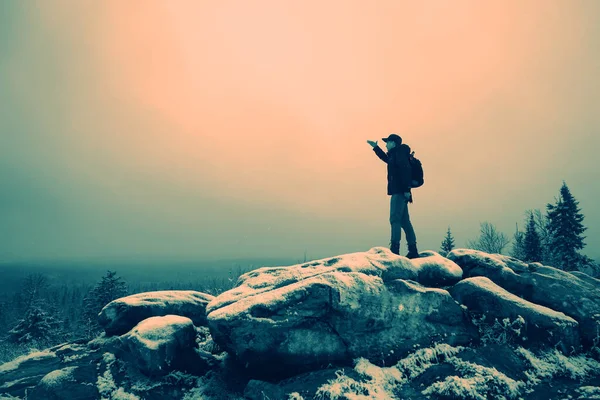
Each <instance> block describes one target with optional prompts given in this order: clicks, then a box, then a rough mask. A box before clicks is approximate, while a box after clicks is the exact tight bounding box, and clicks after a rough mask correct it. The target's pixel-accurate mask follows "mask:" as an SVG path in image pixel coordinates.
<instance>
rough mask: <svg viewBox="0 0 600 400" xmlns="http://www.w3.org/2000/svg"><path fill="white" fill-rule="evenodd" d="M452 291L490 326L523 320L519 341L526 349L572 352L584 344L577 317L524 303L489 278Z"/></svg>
mask: <svg viewBox="0 0 600 400" xmlns="http://www.w3.org/2000/svg"><path fill="white" fill-rule="evenodd" d="M449 291H450V294H451V295H452V297H454V298H455V299H456V300H457V301H458V302H459V303H461V304H464V305H465V306H466V307H467V308H468V309H469V311H470V312H472V313H473V314H478V315H483V316H484V317H485V319H486V322H487V323H490V324H491V323H493V322H494V320H498V321H499V322H500V323H501V322H502V321H503V320H504V319H505V318H508V319H509V321H514V320H516V319H518V318H519V317H521V318H522V319H523V326H521V327H519V330H520V332H519V334H518V335H515V340H516V341H517V343H519V344H520V345H522V346H524V347H547V346H554V345H560V346H561V347H562V349H563V350H564V351H568V350H570V349H571V348H572V347H578V346H579V344H580V336H579V331H578V327H579V326H578V325H579V324H578V323H577V321H575V320H574V319H573V318H571V317H568V316H566V315H565V314H563V313H561V312H557V311H554V310H551V309H549V308H547V307H543V306H540V305H537V304H533V303H531V302H529V301H527V300H524V299H522V298H520V297H518V296H516V295H514V294H512V293H510V292H508V291H506V290H505V289H503V288H502V287H500V286H498V285H496V284H495V283H494V282H492V281H491V280H490V279H489V278H486V277H475V278H467V279H465V280H463V281H461V282H459V283H457V284H456V285H454V286H453V287H452V288H451V289H449ZM509 333H510V332H509Z"/></svg>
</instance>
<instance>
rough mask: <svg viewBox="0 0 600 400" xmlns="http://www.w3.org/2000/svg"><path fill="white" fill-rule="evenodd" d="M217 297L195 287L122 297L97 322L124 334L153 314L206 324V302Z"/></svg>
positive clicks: (116, 333)
mask: <svg viewBox="0 0 600 400" xmlns="http://www.w3.org/2000/svg"><path fill="white" fill-rule="evenodd" d="M213 299H214V296H211V295H209V294H206V293H202V292H196V291H194V290H162V291H156V292H146V293H139V294H133V295H131V296H126V297H121V298H119V299H116V300H113V301H111V302H110V303H108V304H107V305H106V306H104V308H102V310H101V311H100V315H99V316H98V322H99V323H100V325H101V326H102V327H103V328H104V331H105V332H106V334H107V335H122V334H124V333H126V332H128V331H129V330H130V329H131V328H133V327H134V326H136V325H137V324H138V323H139V322H141V321H143V320H145V319H146V318H150V317H160V316H164V315H180V316H182V317H188V318H190V319H191V320H192V321H193V322H194V324H196V325H197V326H203V325H206V305H207V304H208V303H209V302H210V301H211V300H213Z"/></svg>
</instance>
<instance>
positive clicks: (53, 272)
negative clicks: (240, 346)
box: [0, 259, 302, 363]
mask: <svg viewBox="0 0 600 400" xmlns="http://www.w3.org/2000/svg"><path fill="white" fill-rule="evenodd" d="M301 261H302V260H291V259H262V260H259V259H251V260H225V261H217V262H210V263H206V262H205V263H202V262H187V263H169V264H158V263H154V264H153V263H145V264H141V263H139V264H134V263H128V264H122V265H118V264H106V265H103V264H98V263H96V264H94V263H86V264H74V263H56V264H42V265H40V264H31V263H29V264H28V263H12V264H0V276H1V277H2V278H1V279H0V363H3V362H6V361H10V360H12V359H14V358H15V357H17V356H19V355H21V354H26V353H29V352H30V351H31V350H32V349H39V350H41V349H43V348H46V347H50V346H53V345H56V344H60V343H64V342H67V341H70V340H75V339H82V338H92V337H94V336H96V335H97V334H99V333H100V332H101V329H100V327H99V326H98V325H97V322H96V321H95V318H94V315H95V314H97V312H99V310H100V309H101V307H102V306H103V305H104V304H106V303H105V302H107V301H110V300H112V299H114V298H118V297H122V296H125V295H129V294H135V293H142V292H150V291H155V290H197V291H200V292H204V293H208V294H212V295H218V294H220V293H222V292H224V291H226V290H229V289H231V288H232V287H233V286H234V285H235V283H236V281H237V278H238V277H239V276H240V275H241V274H243V273H244V272H247V271H250V270H253V269H256V268H259V267H263V266H283V265H292V264H296V263H298V262H301Z"/></svg>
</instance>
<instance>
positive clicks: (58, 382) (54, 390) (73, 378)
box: [27, 364, 100, 400]
mask: <svg viewBox="0 0 600 400" xmlns="http://www.w3.org/2000/svg"><path fill="white" fill-rule="evenodd" d="M96 379H97V372H96V366H95V365H94V364H88V365H85V366H70V367H64V368H61V369H56V370H54V371H51V372H49V373H48V374H46V375H45V376H44V377H43V378H42V379H41V380H40V382H39V383H38V384H37V386H35V387H34V388H33V389H31V390H28V391H27V398H28V399H31V400H35V399H46V400H49V399H97V398H100V396H99V393H98V389H97V388H96V385H93V384H90V382H94V381H95V380H96Z"/></svg>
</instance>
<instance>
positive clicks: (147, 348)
mask: <svg viewBox="0 0 600 400" xmlns="http://www.w3.org/2000/svg"><path fill="white" fill-rule="evenodd" d="M120 341H121V346H122V348H121V349H122V350H123V352H124V353H123V355H124V356H126V357H127V358H129V359H130V360H131V361H132V362H133V363H134V364H135V365H136V367H137V368H138V369H139V370H140V371H142V372H143V373H144V374H146V375H149V376H159V375H166V374H168V373H169V372H171V371H173V370H175V369H178V370H183V371H188V370H190V368H191V369H197V368H198V367H199V365H198V364H199V363H202V360H201V358H200V357H199V356H198V354H197V353H196V351H195V347H196V329H195V328H194V324H193V323H192V320H191V319H189V318H186V317H181V316H178V315H166V316H162V317H151V318H148V319H145V320H143V321H142V322H140V323H139V324H137V325H136V326H135V327H134V328H133V329H132V330H131V331H129V332H128V333H126V334H125V335H122V336H121V337H120Z"/></svg>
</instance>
